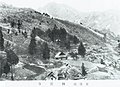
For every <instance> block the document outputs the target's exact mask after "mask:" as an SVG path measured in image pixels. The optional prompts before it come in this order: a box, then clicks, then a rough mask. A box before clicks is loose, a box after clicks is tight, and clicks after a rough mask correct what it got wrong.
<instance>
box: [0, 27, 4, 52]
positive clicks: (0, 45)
mask: <svg viewBox="0 0 120 87" xmlns="http://www.w3.org/2000/svg"><path fill="white" fill-rule="evenodd" d="M3 50H4V39H3V34H2V28H1V27H0V51H3Z"/></svg>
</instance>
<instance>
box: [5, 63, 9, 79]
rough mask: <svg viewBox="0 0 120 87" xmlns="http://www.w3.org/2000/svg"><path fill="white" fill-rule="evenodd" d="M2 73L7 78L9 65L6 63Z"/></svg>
mask: <svg viewBox="0 0 120 87" xmlns="http://www.w3.org/2000/svg"><path fill="white" fill-rule="evenodd" d="M3 72H4V73H5V74H6V77H7V74H8V73H9V72H10V65H9V64H8V63H6V64H5V66H4V67H3Z"/></svg>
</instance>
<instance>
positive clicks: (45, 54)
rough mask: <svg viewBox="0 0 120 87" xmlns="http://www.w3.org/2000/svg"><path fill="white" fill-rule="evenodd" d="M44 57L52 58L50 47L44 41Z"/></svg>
mask: <svg viewBox="0 0 120 87" xmlns="http://www.w3.org/2000/svg"><path fill="white" fill-rule="evenodd" d="M42 53H43V58H44V59H45V60H46V59H50V49H49V47H48V44H47V43H46V42H45V43H43V51H42Z"/></svg>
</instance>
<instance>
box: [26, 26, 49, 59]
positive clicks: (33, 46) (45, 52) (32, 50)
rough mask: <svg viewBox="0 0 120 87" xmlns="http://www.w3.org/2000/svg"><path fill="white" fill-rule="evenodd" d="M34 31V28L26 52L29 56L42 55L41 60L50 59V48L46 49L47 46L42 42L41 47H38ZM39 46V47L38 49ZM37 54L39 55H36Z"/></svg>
mask: <svg viewBox="0 0 120 87" xmlns="http://www.w3.org/2000/svg"><path fill="white" fill-rule="evenodd" d="M36 34H37V33H36V29H35V28H34V29H33V30H32V32H31V41H30V44H29V47H28V52H29V54H30V55H37V54H39V55H42V58H43V59H45V60H46V59H49V58H50V48H49V47H48V44H47V43H46V42H44V43H43V44H42V45H41V44H40V43H39V44H40V45H39V46H38V45H37V43H36V39H35V37H36ZM40 46H41V47H40ZM38 52H39V53H38Z"/></svg>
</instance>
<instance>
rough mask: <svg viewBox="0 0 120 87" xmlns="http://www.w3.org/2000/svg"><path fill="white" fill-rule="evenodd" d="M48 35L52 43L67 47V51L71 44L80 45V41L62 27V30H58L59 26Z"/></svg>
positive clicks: (48, 31) (55, 26)
mask: <svg viewBox="0 0 120 87" xmlns="http://www.w3.org/2000/svg"><path fill="white" fill-rule="evenodd" d="M46 34H47V36H48V37H49V38H50V39H51V41H53V42H58V44H59V45H60V46H62V47H66V48H67V49H70V44H71V42H73V44H77V43H79V39H78V38H77V37H76V36H75V35H74V36H72V35H70V34H68V33H67V31H66V29H65V28H62V27H60V29H58V27H57V25H54V27H53V29H51V30H50V29H48V30H47V31H46Z"/></svg>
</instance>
